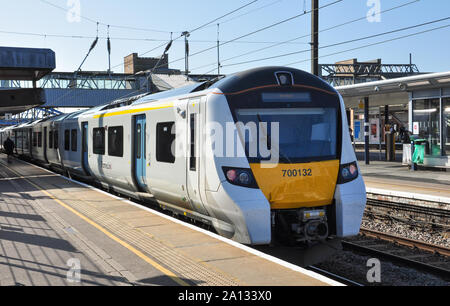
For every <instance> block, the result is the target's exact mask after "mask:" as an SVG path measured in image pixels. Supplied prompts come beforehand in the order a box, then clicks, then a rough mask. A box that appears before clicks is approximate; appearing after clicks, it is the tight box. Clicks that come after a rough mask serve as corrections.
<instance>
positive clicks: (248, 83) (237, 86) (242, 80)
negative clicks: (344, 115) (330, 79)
mask: <svg viewBox="0 0 450 306" xmlns="http://www.w3.org/2000/svg"><path fill="white" fill-rule="evenodd" d="M280 74H290V75H291V76H292V83H293V84H292V85H303V86H307V87H308V88H310V89H318V90H321V91H326V92H329V93H333V94H337V91H336V90H335V89H334V88H333V87H332V86H331V85H329V84H328V83H327V82H325V81H323V80H322V79H320V78H319V77H317V76H315V75H313V74H311V73H309V72H305V71H303V70H299V69H295V68H289V67H278V66H272V67H261V68H254V69H250V70H246V71H242V72H238V73H235V74H232V75H229V76H227V77H225V78H223V79H221V80H220V81H218V82H216V83H214V84H213V85H212V86H211V87H210V88H218V89H220V90H221V91H222V92H223V93H235V92H240V91H242V90H246V89H250V88H256V87H265V86H271V85H280V82H279V75H280Z"/></svg>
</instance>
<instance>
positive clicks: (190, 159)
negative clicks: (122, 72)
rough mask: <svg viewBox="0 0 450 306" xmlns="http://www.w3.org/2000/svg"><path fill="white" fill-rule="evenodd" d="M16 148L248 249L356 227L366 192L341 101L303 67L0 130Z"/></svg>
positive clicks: (241, 75) (350, 232)
mask: <svg viewBox="0 0 450 306" xmlns="http://www.w3.org/2000/svg"><path fill="white" fill-rule="evenodd" d="M7 137H10V138H11V139H12V140H13V141H14V143H15V145H16V149H15V150H16V152H15V153H16V154H17V155H19V156H22V157H24V158H27V159H30V160H33V161H34V162H37V163H39V164H41V165H43V166H47V167H50V168H52V169H57V170H59V171H62V172H63V173H65V174H67V175H70V176H72V177H78V178H80V179H82V180H88V181H92V182H96V183H97V184H101V185H102V187H104V188H106V189H107V190H109V191H112V192H115V193H118V194H122V195H124V196H127V197H130V198H134V199H137V200H142V201H149V200H150V201H153V202H156V203H157V204H158V205H159V206H160V207H161V208H163V209H165V210H168V211H171V212H172V213H174V214H177V215H181V216H186V217H188V218H190V219H192V220H195V221H196V222H201V223H202V224H205V225H208V226H211V227H213V228H214V229H215V231H216V232H217V233H218V234H220V235H222V236H224V237H226V238H230V239H232V240H234V241H237V242H239V243H242V244H246V245H267V244H272V243H274V242H275V241H281V242H283V243H289V244H305V243H306V244H309V243H314V242H318V241H324V240H327V239H334V238H343V237H349V236H354V235H357V234H358V233H359V230H360V226H361V222H362V217H363V213H364V209H365V205H366V189H365V184H364V180H363V178H362V175H361V172H360V168H359V166H358V162H357V159H356V156H355V152H354V149H353V146H352V143H351V139H350V135H349V126H348V121H347V116H346V112H345V106H344V102H343V99H342V97H341V96H340V94H339V93H338V92H337V91H336V90H335V89H334V88H333V87H332V86H330V85H329V84H328V83H326V82H324V81H323V80H321V79H320V78H318V77H316V76H314V75H312V74H310V73H307V72H305V71H302V70H298V69H293V68H288V67H261V68H255V69H250V70H246V71H242V72H238V73H235V74H232V75H228V76H225V77H223V78H220V79H219V78H218V79H217V80H214V81H205V82H199V83H195V84H193V85H188V86H185V87H181V88H178V89H173V90H169V91H164V92H159V93H153V94H144V95H140V96H136V97H130V98H124V99H119V100H116V101H113V102H111V103H108V104H107V105H102V106H98V107H94V108H91V109H88V110H83V111H78V112H74V113H71V114H63V115H58V116H54V117H49V118H44V119H39V120H35V121H32V122H28V123H24V124H19V125H16V126H10V127H7V128H3V129H1V130H0V146H3V142H4V141H5V139H6V138H7Z"/></svg>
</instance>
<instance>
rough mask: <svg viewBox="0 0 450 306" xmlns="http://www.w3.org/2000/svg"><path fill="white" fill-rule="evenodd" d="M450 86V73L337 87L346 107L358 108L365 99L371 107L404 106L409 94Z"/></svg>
mask: <svg viewBox="0 0 450 306" xmlns="http://www.w3.org/2000/svg"><path fill="white" fill-rule="evenodd" d="M449 86H450V71H447V72H439V73H428V74H421V75H415V76H409V77H404V78H396V79H390V80H383V81H376V82H367V83H360V84H355V85H348V86H339V87H336V90H337V91H339V93H340V94H341V95H342V97H343V98H344V101H345V106H346V107H352V108H353V107H357V106H358V105H359V103H360V101H361V99H364V98H365V97H370V105H371V106H384V105H395V104H404V103H407V102H408V101H409V93H410V92H414V91H418V90H428V89H435V88H443V87H449Z"/></svg>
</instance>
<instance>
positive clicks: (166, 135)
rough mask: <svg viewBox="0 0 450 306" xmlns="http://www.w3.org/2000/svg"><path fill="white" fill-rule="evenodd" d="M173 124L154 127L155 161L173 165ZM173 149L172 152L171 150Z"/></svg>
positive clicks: (166, 123)
mask: <svg viewBox="0 0 450 306" xmlns="http://www.w3.org/2000/svg"><path fill="white" fill-rule="evenodd" d="M174 141H175V122H164V123H158V124H157V125H156V160H157V161H159V162H163V163H172V164H173V163H175V155H174V153H175V151H174V150H175V145H172V144H174ZM172 148H173V150H172Z"/></svg>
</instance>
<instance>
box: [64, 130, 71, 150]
mask: <svg viewBox="0 0 450 306" xmlns="http://www.w3.org/2000/svg"><path fill="white" fill-rule="evenodd" d="M64 150H66V151H69V150H70V130H65V131H64Z"/></svg>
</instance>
